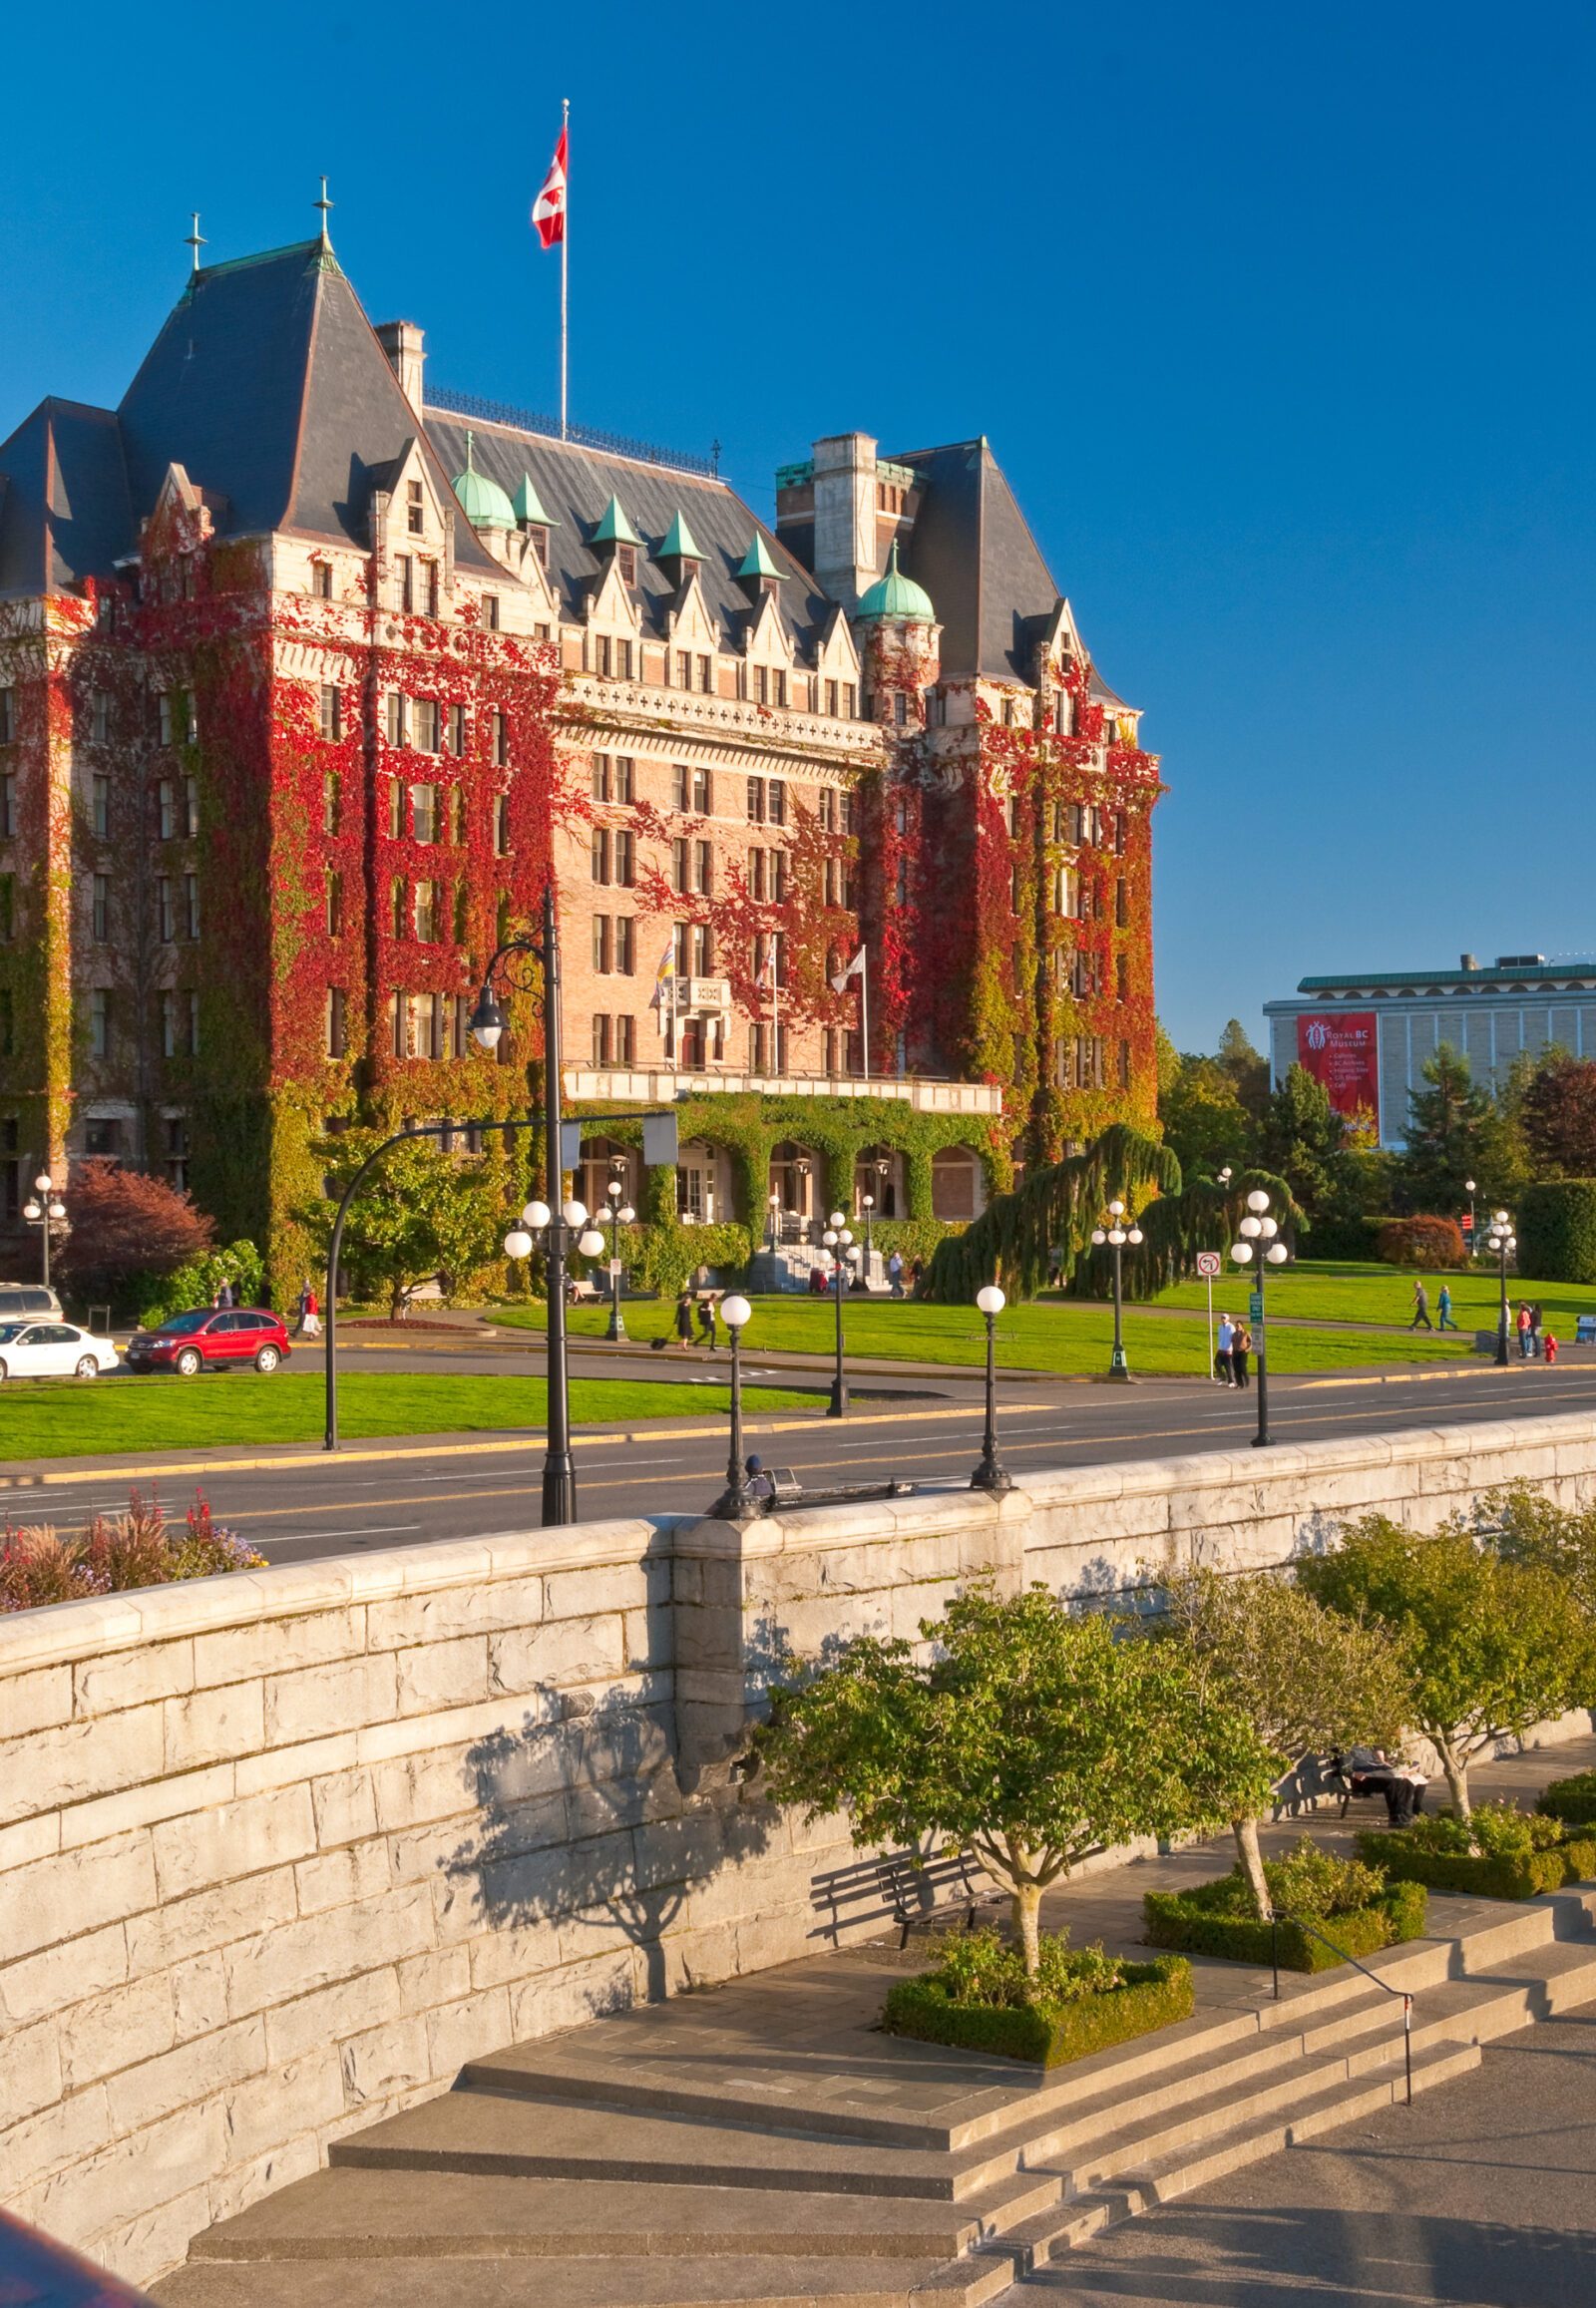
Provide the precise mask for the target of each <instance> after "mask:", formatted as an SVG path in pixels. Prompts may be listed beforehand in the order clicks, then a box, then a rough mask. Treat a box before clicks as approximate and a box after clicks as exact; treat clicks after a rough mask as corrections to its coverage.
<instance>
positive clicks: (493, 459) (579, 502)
mask: <svg viewBox="0 0 1596 2308" xmlns="http://www.w3.org/2000/svg"><path fill="white" fill-rule="evenodd" d="M426 419H427V431H428V433H429V435H430V436H431V438H432V440H433V442H434V444H435V445H436V447H437V449H438V450H439V452H440V454H441V455H442V457H443V460H444V463H445V464H446V465H447V466H448V468H449V470H450V472H451V473H458V472H460V471H461V470H462V469H463V467H464V465H465V462H466V433H467V430H468V425H467V420H466V419H465V418H463V417H456V416H452V415H449V414H447V413H446V412H445V411H444V410H442V409H428V410H427V412H426ZM469 430H470V432H471V435H472V440H473V444H474V447H473V451H472V455H473V462H474V463H475V465H476V468H477V471H478V472H479V473H486V474H488V475H489V476H490V477H491V478H492V479H493V480H495V481H497V482H498V483H499V485H500V487H501V488H502V489H503V490H504V491H505V492H506V494H507V495H508V496H510V497H511V498H514V496H515V494H516V491H517V489H518V488H519V487H520V485H521V478H522V475H523V474H524V473H530V474H531V475H532V478H533V484H534V486H535V487H536V489H537V492H538V495H539V497H540V498H541V500H542V502H543V507H544V510H545V512H546V513H548V514H550V515H551V516H552V517H553V519H554V520H555V521H556V522H557V523H558V524H559V527H558V528H556V529H554V530H552V531H551V532H550V538H549V574H550V577H552V578H554V579H556V580H557V582H558V585H559V589H560V592H561V596H562V601H563V605H564V607H565V609H566V611H567V612H568V613H570V614H575V613H576V610H577V608H578V605H579V603H580V601H581V598H582V595H583V594H584V593H585V592H588V591H590V590H591V589H592V588H593V587H594V586H595V585H596V584H597V583H598V578H599V577H600V576H601V574H602V572H603V568H604V566H605V561H606V559H607V556H606V555H605V554H603V553H594V552H593V551H592V550H591V549H590V546H589V542H588V541H589V539H590V538H591V537H592V536H593V533H594V531H595V529H596V528H597V527H598V521H599V519H600V517H601V516H602V513H603V510H604V508H605V506H606V505H607V504H608V503H609V500H610V498H611V497H617V498H618V499H619V500H620V503H621V505H622V506H623V508H624V509H625V512H626V516H627V518H628V519H629V521H630V522H631V525H632V527H633V529H635V531H636V532H637V535H638V536H639V537H640V538H641V539H642V541H643V546H644V551H643V552H642V553H640V554H639V555H638V556H637V588H638V602H639V606H640V608H641V612H642V621H643V626H644V629H645V630H646V631H648V632H651V633H656V634H657V633H659V632H661V631H662V630H663V628H664V616H665V611H666V610H667V608H668V607H669V606H670V604H671V602H672V601H673V600H674V599H675V597H676V586H675V565H674V564H673V563H672V564H671V565H670V567H669V570H668V572H667V571H666V570H665V569H662V568H661V567H660V566H659V564H658V563H657V562H656V561H655V560H654V558H653V557H654V555H655V554H656V553H657V552H658V550H659V548H660V546H661V545H662V544H663V543H664V539H665V533H666V532H667V530H668V529H669V527H670V523H671V519H672V517H673V515H675V514H676V513H678V512H679V513H681V514H682V515H683V516H684V517H685V519H686V523H687V527H688V529H689V530H690V531H691V533H692V539H693V543H694V544H695V545H697V546H699V547H701V548H702V550H703V556H704V558H703V561H702V563H701V564H700V565H699V580H700V582H701V584H702V586H703V593H704V600H705V603H706V605H707V607H708V609H709V613H710V615H711V616H712V617H713V618H714V619H715V620H716V622H717V623H718V625H719V627H720V629H721V632H722V635H723V637H724V638H725V639H726V640H728V641H730V640H732V639H734V638H735V637H736V635H737V634H738V632H739V631H740V630H741V626H742V624H743V622H744V620H746V618H747V617H748V615H749V613H750V611H751V610H752V609H753V607H754V606H755V605H756V601H755V600H754V599H753V598H751V597H750V590H749V587H748V586H747V585H745V584H740V583H739V582H738V581H737V579H736V577H734V576H733V574H732V573H733V572H734V571H735V570H736V568H737V566H738V564H739V563H740V562H741V561H742V558H743V556H744V555H745V554H746V553H747V551H748V548H749V545H750V544H751V542H752V540H753V537H754V534H755V532H756V531H757V532H758V534H759V535H760V536H761V537H762V538H763V539H764V541H765V550H766V551H767V553H768V554H769V555H770V557H771V559H772V561H773V562H774V563H775V565H776V567H777V568H778V569H779V570H782V571H784V572H785V573H786V574H785V581H784V583H783V584H782V585H781V586H780V588H779V591H778V596H777V597H778V605H779V607H780V609H781V613H782V616H783V618H784V619H785V621H786V624H787V627H788V630H789V631H790V632H791V633H792V635H793V637H794V639H795V640H796V642H797V644H798V646H799V648H800V649H801V650H803V651H804V652H805V653H809V652H811V651H812V650H813V649H814V646H815V643H816V641H817V640H818V639H819V637H820V634H821V632H822V631H823V629H824V627H825V625H826V623H827V621H828V619H829V618H830V615H831V613H832V609H833V606H834V604H833V603H832V602H831V601H830V600H829V599H828V598H827V596H826V595H825V594H824V593H823V592H821V590H820V589H819V587H818V586H817V585H816V583H815V580H814V578H813V577H811V576H810V574H809V572H808V571H807V570H806V569H805V568H804V566H803V564H802V563H801V562H800V561H798V560H797V559H796V558H795V557H794V556H793V555H792V554H790V553H789V552H788V551H787V548H786V547H785V546H784V545H782V544H781V543H780V542H779V540H778V539H777V537H776V534H775V532H774V530H771V529H767V528H766V526H765V524H764V523H763V522H762V521H759V520H757V519H756V518H755V516H754V514H753V512H752V510H751V508H750V507H748V506H747V505H745V504H744V503H743V501H742V499H741V498H740V497H738V496H737V495H736V494H735V492H734V491H732V490H730V489H728V488H727V486H726V484H725V483H724V482H723V481H712V480H709V479H707V478H705V477H703V476H700V475H696V474H691V473H681V472H677V471H676V470H675V469H674V468H673V467H670V466H664V465H649V464H645V463H642V462H641V461H638V460H634V459H632V458H629V457H616V456H610V455H608V454H606V453H605V452H604V451H602V450H598V449H589V448H584V447H582V446H581V445H579V444H578V443H576V442H570V441H556V440H551V439H550V438H549V437H548V436H547V435H545V434H542V433H526V432H522V431H521V430H520V429H519V428H517V427H515V426H512V425H500V424H491V423H483V422H480V421H477V420H472V421H471V423H470V426H469Z"/></svg>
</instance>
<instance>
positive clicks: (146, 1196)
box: [56, 1161, 215, 1298]
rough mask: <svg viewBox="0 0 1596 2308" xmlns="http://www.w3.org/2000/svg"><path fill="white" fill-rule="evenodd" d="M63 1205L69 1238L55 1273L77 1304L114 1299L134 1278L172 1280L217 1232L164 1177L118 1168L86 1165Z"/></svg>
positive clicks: (76, 1175) (77, 1173)
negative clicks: (164, 1277) (100, 1297)
mask: <svg viewBox="0 0 1596 2308" xmlns="http://www.w3.org/2000/svg"><path fill="white" fill-rule="evenodd" d="M66 1205H67V1219H68V1223H69V1226H70V1228H71V1231H70V1233H69V1234H68V1236H67V1238H66V1241H65V1242H64V1243H63V1244H62V1246H61V1249H60V1251H59V1252H58V1253H57V1256H56V1272H57V1273H58V1274H59V1276H60V1278H61V1280H62V1282H63V1283H65V1284H66V1285H67V1287H68V1289H69V1290H71V1291H73V1292H74V1293H75V1294H76V1295H77V1296H78V1297H80V1298H92V1297H95V1296H98V1295H102V1294H103V1295H104V1296H105V1297H107V1298H111V1297H114V1296H115V1295H116V1294H117V1293H118V1292H119V1291H120V1290H121V1289H122V1288H123V1287H124V1285H125V1284H127V1283H129V1282H131V1281H132V1280H133V1279H134V1278H135V1277H136V1276H146V1275H164V1274H171V1273H172V1272H173V1271H174V1270H175V1269H176V1268H178V1267H181V1266H183V1265H185V1264H186V1263H187V1262H188V1261H189V1260H190V1259H193V1258H197V1257H198V1256H199V1255H200V1252H201V1251H203V1250H205V1249H207V1248H208V1246H209V1243H210V1238H211V1236H212V1234H213V1233H214V1232H215V1229H214V1227H213V1226H212V1224H211V1222H210V1220H209V1219H208V1218H206V1217H205V1215H204V1213H203V1212H202V1211H200V1210H196V1208H195V1206H194V1204H193V1203H192V1202H191V1201H190V1200H189V1197H188V1195H187V1194H179V1193H178V1192H177V1191H176V1189H175V1188H173V1187H171V1186H169V1185H168V1184H167V1182H166V1180H165V1179H164V1178H152V1177H150V1176H149V1175H148V1174H147V1173H146V1172H144V1171H142V1170H124V1169H122V1168H120V1167H119V1165H118V1164H117V1163H115V1162H102V1161H95V1162H85V1163H84V1164H83V1166H82V1168H81V1169H79V1170H77V1171H75V1172H74V1174H73V1176H72V1180H71V1182H70V1184H69V1185H68V1187H67V1191H66Z"/></svg>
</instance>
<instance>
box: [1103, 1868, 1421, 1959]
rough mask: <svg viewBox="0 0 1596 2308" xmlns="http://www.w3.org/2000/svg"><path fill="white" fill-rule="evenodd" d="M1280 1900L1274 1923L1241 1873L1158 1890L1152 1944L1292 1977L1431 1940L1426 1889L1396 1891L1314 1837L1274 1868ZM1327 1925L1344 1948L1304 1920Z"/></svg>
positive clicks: (1145, 1904) (1145, 1903)
mask: <svg viewBox="0 0 1596 2308" xmlns="http://www.w3.org/2000/svg"><path fill="white" fill-rule="evenodd" d="M1264 1877H1265V1880H1266V1881H1267V1883H1268V1885H1269V1892H1270V1897H1271V1898H1272V1899H1273V1900H1274V1901H1275V1903H1276V1905H1277V1907H1279V1908H1281V1909H1283V1910H1285V1912H1284V1913H1282V1914H1281V1915H1279V1917H1278V1918H1277V1920H1276V1921H1275V1922H1274V1923H1273V1924H1271V1923H1266V1922H1264V1921H1262V1920H1261V1919H1260V1917H1259V1915H1258V1913H1257V1911H1256V1909H1255V1907H1254V1905H1253V1897H1252V1890H1251V1887H1250V1886H1249V1884H1248V1881H1247V1878H1246V1876H1245V1875H1244V1874H1243V1873H1242V1870H1241V1869H1240V1868H1239V1867H1233V1868H1232V1869H1231V1871H1230V1873H1229V1874H1228V1875H1221V1876H1219V1877H1218V1878H1217V1879H1216V1880H1215V1881H1214V1882H1212V1883H1198V1884H1195V1885H1193V1887H1192V1889H1191V1890H1190V1891H1149V1892H1146V1893H1145V1894H1144V1895H1143V1898H1142V1914H1143V1916H1144V1918H1145V1919H1146V1925H1147V1937H1148V1939H1149V1940H1150V1941H1151V1943H1152V1945H1153V1946H1154V1947H1173V1948H1182V1949H1184V1950H1185V1951H1186V1952H1187V1953H1188V1954H1190V1955H1213V1956H1222V1957H1224V1958H1225V1959H1226V1960H1227V1961H1228V1962H1231V1963H1250V1964H1267V1963H1269V1962H1271V1961H1272V1960H1273V1961H1277V1962H1278V1963H1279V1964H1280V1966H1281V1968H1282V1970H1284V1971H1293V1972H1325V1971H1331V1970H1334V1968H1335V1966H1336V1965H1337V1964H1339V1963H1340V1962H1341V1961H1342V1955H1341V1954H1338V1953H1337V1952H1336V1949H1337V1948H1339V1949H1341V1950H1342V1952H1343V1954H1345V1955H1349V1956H1366V1955H1373V1954H1374V1953H1375V1951H1376V1950H1377V1949H1378V1948H1383V1947H1393V1946H1396V1945H1397V1943H1398V1942H1400V1941H1402V1940H1408V1939H1421V1938H1422V1937H1423V1933H1424V1921H1425V1908H1426V1904H1427V1898H1428V1895H1427V1893H1426V1892H1425V1891H1424V1889H1423V1887H1422V1885H1421V1884H1419V1883H1413V1882H1403V1883H1391V1884H1388V1883H1387V1881H1386V1879H1385V1876H1384V1874H1382V1873H1381V1871H1380V1870H1379V1869H1378V1868H1375V1867H1370V1866H1365V1865H1362V1864H1360V1862H1359V1861H1357V1860H1355V1859H1337V1858H1335V1857H1333V1856H1332V1855H1331V1854H1330V1853H1329V1852H1325V1851H1322V1850H1320V1849H1319V1847H1318V1846H1317V1845H1316V1844H1315V1843H1313V1842H1312V1841H1311V1840H1310V1838H1309V1837H1307V1836H1304V1837H1303V1839H1302V1841H1301V1842H1300V1843H1299V1844H1298V1845H1297V1847H1296V1849H1295V1851H1293V1852H1291V1853H1289V1854H1288V1856H1287V1857H1286V1858H1285V1859H1275V1860H1270V1861H1269V1862H1268V1863H1267V1864H1266V1866H1265V1868H1264ZM1298 1915H1302V1916H1304V1917H1306V1919H1307V1921H1308V1922H1309V1923H1313V1924H1317V1925H1318V1926H1319V1927H1320V1929H1321V1930H1322V1931H1324V1932H1325V1933H1326V1935H1327V1937H1329V1938H1330V1939H1333V1940H1334V1941H1335V1942H1336V1947H1335V1948H1331V1947H1327V1946H1326V1945H1325V1942H1324V1940H1321V1939H1316V1938H1315V1937H1314V1934H1313V1933H1312V1932H1311V1931H1307V1930H1305V1929H1304V1928H1303V1925H1302V1924H1300V1923H1298V1922H1297V1921H1295V1918H1296V1917H1297V1916H1298Z"/></svg>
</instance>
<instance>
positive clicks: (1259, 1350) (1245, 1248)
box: [1230, 1186, 1291, 1450]
mask: <svg viewBox="0 0 1596 2308" xmlns="http://www.w3.org/2000/svg"><path fill="white" fill-rule="evenodd" d="M1240 1232H1241V1236H1242V1239H1241V1241H1240V1242H1233V1243H1232V1244H1231V1246H1230V1255H1231V1257H1232V1258H1233V1259H1234V1260H1235V1262H1236V1264H1237V1265H1238V1266H1241V1267H1244V1266H1251V1265H1253V1264H1254V1263H1255V1261H1256V1264H1257V1268H1258V1287H1257V1289H1256V1290H1255V1291H1254V1293H1253V1303H1252V1308H1251V1319H1252V1321H1253V1323H1254V1324H1255V1325H1256V1326H1257V1332H1256V1336H1255V1338H1254V1340H1253V1346H1254V1351H1255V1352H1256V1354H1257V1357H1258V1432H1257V1433H1256V1434H1255V1435H1254V1436H1253V1448H1254V1449H1255V1450H1263V1449H1267V1448H1268V1446H1269V1444H1270V1443H1272V1442H1273V1441H1274V1439H1275V1438H1274V1436H1273V1435H1272V1434H1271V1433H1270V1431H1269V1360H1268V1355H1267V1353H1266V1350H1265V1336H1264V1276H1265V1273H1266V1271H1267V1270H1268V1269H1269V1268H1270V1267H1272V1266H1284V1265H1285V1263H1286V1261H1287V1259H1288V1258H1289V1257H1290V1256H1291V1253H1290V1252H1289V1251H1288V1250H1287V1248H1286V1245H1285V1244H1284V1243H1283V1242H1281V1241H1280V1240H1279V1239H1278V1237H1279V1234H1280V1228H1279V1226H1278V1225H1277V1223H1276V1222H1275V1220H1274V1219H1272V1218H1271V1217H1270V1215H1269V1197H1268V1195H1267V1194H1266V1193H1265V1192H1264V1191H1263V1188H1262V1187H1260V1186H1255V1187H1254V1188H1253V1190H1252V1192H1251V1194H1249V1195H1248V1197H1247V1215H1246V1217H1245V1218H1244V1219H1243V1220H1242V1222H1241V1228H1240Z"/></svg>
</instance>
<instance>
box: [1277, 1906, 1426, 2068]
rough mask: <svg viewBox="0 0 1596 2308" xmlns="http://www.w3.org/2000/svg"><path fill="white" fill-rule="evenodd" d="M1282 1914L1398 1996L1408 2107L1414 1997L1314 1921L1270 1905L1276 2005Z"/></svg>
mask: <svg viewBox="0 0 1596 2308" xmlns="http://www.w3.org/2000/svg"><path fill="white" fill-rule="evenodd" d="M1282 1916H1284V1917H1285V1918H1286V1921H1287V1922H1288V1923H1294V1924H1295V1925H1296V1926H1297V1929H1298V1930H1299V1931H1308V1932H1312V1933H1313V1936H1314V1937H1315V1939H1317V1940H1318V1941H1319V1942H1320V1944H1321V1945H1322V1946H1324V1947H1328V1948H1329V1949H1330V1950H1331V1952H1332V1954H1333V1955H1339V1956H1340V1957H1341V1960H1342V1962H1343V1963H1344V1964H1351V1965H1352V1967H1353V1970H1354V1971H1355V1972H1362V1973H1363V1975H1364V1977H1365V1979H1366V1980H1369V1981H1371V1982H1373V1984H1374V1985H1375V1986H1376V1987H1377V1988H1379V1989H1380V1991H1381V1993H1382V1994H1383V1995H1388V1996H1400V1997H1401V2000H1402V2071H1403V2074H1404V2077H1405V2079H1406V2085H1407V2105H1408V2107H1409V2108H1411V2106H1412V2105H1413V1999H1412V1997H1411V1995H1410V1994H1409V1993H1408V1991H1407V1989H1406V1988H1394V1987H1393V1986H1392V1984H1391V1982H1390V1980H1383V1979H1382V1978H1381V1976H1380V1974H1379V1972H1372V1971H1371V1970H1370V1968H1369V1966H1368V1964H1366V1963H1360V1962H1359V1960H1358V1958H1357V1957H1356V1956H1355V1955H1349V1954H1348V1952H1347V1950H1346V1948H1344V1947H1338V1946H1337V1944H1336V1942H1335V1940H1333V1939H1332V1938H1331V1936H1330V1934H1329V1932H1328V1931H1321V1930H1320V1928H1319V1926H1318V1924H1317V1923H1310V1922H1308V1920H1307V1918H1306V1917H1304V1916H1301V1915H1293V1914H1292V1912H1291V1910H1290V1908H1287V1907H1273V1908H1271V1910H1270V1916H1269V1960H1270V1963H1271V1965H1272V1967H1273V1969H1274V1974H1275V2001H1276V2003H1277V2004H1278V2003H1279V2001H1280V1919H1281V1917H1282Z"/></svg>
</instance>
